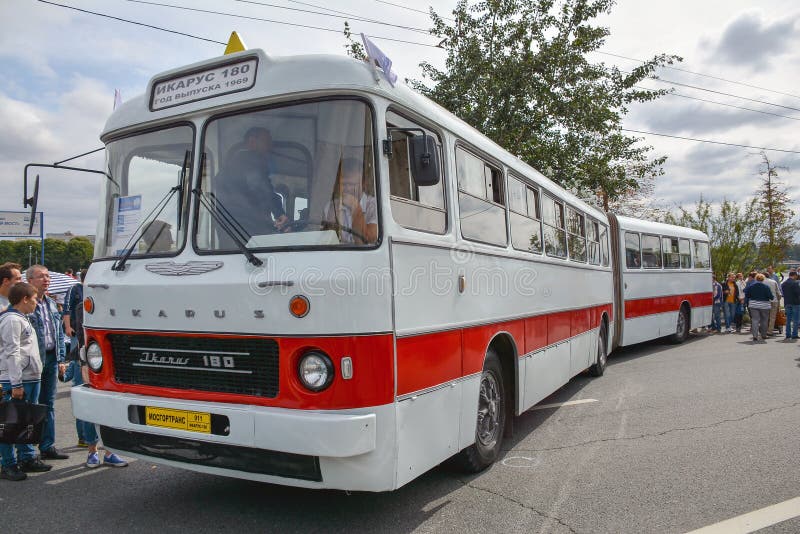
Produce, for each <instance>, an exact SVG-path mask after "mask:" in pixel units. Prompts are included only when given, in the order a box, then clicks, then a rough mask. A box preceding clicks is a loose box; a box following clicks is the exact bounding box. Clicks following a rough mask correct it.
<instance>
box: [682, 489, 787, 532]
mask: <svg viewBox="0 0 800 534" xmlns="http://www.w3.org/2000/svg"><path fill="white" fill-rule="evenodd" d="M797 516H800V497H795V498H794V499H789V500H788V501H783V502H782V503H778V504H773V505H772V506H767V507H766V508H762V509H760V510H756V511H755V512H750V513H747V514H742V515H740V516H736V517H732V518H730V519H726V520H725V521H720V522H719V523H715V524H713V525H709V526H707V527H703V528H699V529H697V530H693V531H691V532H687V534H747V533H748V532H755V531H756V530H761V529H762V528H766V527H769V526H771V525H775V524H777V523H781V522H783V521H786V520H788V519H792V518H793V517H797Z"/></svg>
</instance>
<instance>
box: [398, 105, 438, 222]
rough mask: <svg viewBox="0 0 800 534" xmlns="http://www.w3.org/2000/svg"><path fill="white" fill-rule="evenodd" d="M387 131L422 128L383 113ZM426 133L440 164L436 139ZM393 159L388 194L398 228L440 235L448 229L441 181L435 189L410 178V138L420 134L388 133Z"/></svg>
mask: <svg viewBox="0 0 800 534" xmlns="http://www.w3.org/2000/svg"><path fill="white" fill-rule="evenodd" d="M386 127H387V128H421V126H420V125H419V124H417V123H415V122H412V121H410V120H408V119H406V118H405V117H402V116H401V115H398V114H397V113H394V112H393V111H387V112H386ZM425 133H426V134H427V135H428V136H430V137H432V138H433V139H435V140H436V145H437V147H438V149H439V161H442V158H441V155H442V145H441V140H440V139H439V136H438V135H436V134H435V133H433V132H432V131H430V130H428V129H425ZM391 134H392V135H391V138H392V155H391V157H390V158H389V194H390V195H391V197H390V198H391V205H392V216H393V217H394V220H395V221H397V223H398V224H400V225H402V226H405V227H406V228H412V229H414V230H422V231H424V232H432V233H436V234H443V233H444V232H445V230H446V229H447V211H446V209H445V202H444V180H439V183H438V184H436V185H430V186H419V185H417V184H416V183H415V182H414V179H413V177H412V176H411V171H410V163H409V150H408V146H409V142H410V138H411V137H414V136H418V135H420V133H419V132H416V131H411V132H398V131H392V132H391Z"/></svg>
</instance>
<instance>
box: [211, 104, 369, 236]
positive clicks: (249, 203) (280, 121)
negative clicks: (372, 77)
mask: <svg viewBox="0 0 800 534" xmlns="http://www.w3.org/2000/svg"><path fill="white" fill-rule="evenodd" d="M372 132H373V129H372V113H371V111H370V108H369V107H368V106H367V105H366V104H365V103H364V102H361V101H358V100H349V99H336V100H325V101H316V102H311V103H303V104H294V105H289V106H282V107H273V108H269V109H260V110H256V111H247V112H243V113H237V114H234V115H225V116H222V117H217V118H214V119H212V120H211V121H209V123H208V125H207V126H206V129H205V132H204V137H203V139H204V140H203V161H204V165H203V174H202V177H201V184H200V187H199V188H198V190H197V191H196V193H197V196H198V204H197V206H198V207H197V210H198V217H197V227H196V246H197V248H198V250H206V251H235V250H236V249H237V248H241V246H246V247H247V248H248V249H265V248H275V247H280V248H285V247H303V246H348V247H369V246H372V245H374V244H375V243H376V242H377V240H378V214H377V202H376V199H375V172H374V153H373V134H372ZM237 243H238V245H237Z"/></svg>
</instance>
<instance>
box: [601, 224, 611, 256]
mask: <svg viewBox="0 0 800 534" xmlns="http://www.w3.org/2000/svg"><path fill="white" fill-rule="evenodd" d="M600 259H601V261H602V263H603V266H605V267H608V264H609V255H608V228H606V227H605V226H604V225H602V224H601V225H600Z"/></svg>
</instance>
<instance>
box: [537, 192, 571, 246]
mask: <svg viewBox="0 0 800 534" xmlns="http://www.w3.org/2000/svg"><path fill="white" fill-rule="evenodd" d="M542 223H543V225H542V232H543V238H544V250H545V252H546V253H547V255H548V256H555V257H556V258H566V257H567V233H566V231H565V229H564V205H563V204H562V203H560V202H558V201H557V200H555V199H554V198H552V197H550V196H548V195H544V197H543V198H542Z"/></svg>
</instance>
